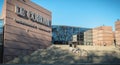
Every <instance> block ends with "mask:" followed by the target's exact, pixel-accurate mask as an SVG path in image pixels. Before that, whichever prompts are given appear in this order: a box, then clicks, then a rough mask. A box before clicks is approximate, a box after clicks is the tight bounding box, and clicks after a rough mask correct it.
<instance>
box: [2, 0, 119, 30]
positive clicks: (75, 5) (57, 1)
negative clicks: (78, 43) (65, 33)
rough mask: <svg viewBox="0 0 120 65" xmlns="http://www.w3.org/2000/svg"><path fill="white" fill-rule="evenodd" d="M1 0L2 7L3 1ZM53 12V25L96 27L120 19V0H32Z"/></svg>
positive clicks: (111, 23)
mask: <svg viewBox="0 0 120 65" xmlns="http://www.w3.org/2000/svg"><path fill="white" fill-rule="evenodd" d="M2 1H3V0H0V9H1V3H2ZM31 1H32V2H34V3H36V4H38V5H40V6H42V7H44V8H45V9H48V10H49V11H51V12H52V25H68V26H77V27H86V28H94V27H98V26H102V25H105V26H112V27H113V29H114V25H115V21H117V19H120V0H31Z"/></svg>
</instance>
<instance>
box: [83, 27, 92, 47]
mask: <svg viewBox="0 0 120 65" xmlns="http://www.w3.org/2000/svg"><path fill="white" fill-rule="evenodd" d="M92 44H93V29H90V30H87V31H85V32H84V45H92Z"/></svg>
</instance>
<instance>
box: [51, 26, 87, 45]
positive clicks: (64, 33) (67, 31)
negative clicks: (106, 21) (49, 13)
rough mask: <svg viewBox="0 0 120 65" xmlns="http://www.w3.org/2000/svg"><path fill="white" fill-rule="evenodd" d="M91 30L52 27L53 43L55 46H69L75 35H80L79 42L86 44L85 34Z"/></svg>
mask: <svg viewBox="0 0 120 65" xmlns="http://www.w3.org/2000/svg"><path fill="white" fill-rule="evenodd" d="M86 30H89V28H82V27H73V26H62V25H52V43H54V44H68V42H69V41H72V36H73V35H76V34H77V35H79V36H80V37H79V38H78V40H79V41H80V42H81V43H83V42H84V32H85V31H86Z"/></svg>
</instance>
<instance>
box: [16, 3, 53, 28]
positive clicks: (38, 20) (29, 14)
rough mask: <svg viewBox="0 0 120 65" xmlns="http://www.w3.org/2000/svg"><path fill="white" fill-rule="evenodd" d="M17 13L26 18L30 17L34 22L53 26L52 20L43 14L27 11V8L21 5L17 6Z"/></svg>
mask: <svg viewBox="0 0 120 65" xmlns="http://www.w3.org/2000/svg"><path fill="white" fill-rule="evenodd" d="M15 13H16V14H17V15H18V16H20V17H22V18H25V19H30V20H31V21H33V22H36V23H39V24H43V25H46V26H51V21H50V20H48V19H46V18H43V17H42V16H41V15H39V14H36V13H34V12H32V11H27V10H26V9H24V8H22V7H19V6H17V5H16V6H15Z"/></svg>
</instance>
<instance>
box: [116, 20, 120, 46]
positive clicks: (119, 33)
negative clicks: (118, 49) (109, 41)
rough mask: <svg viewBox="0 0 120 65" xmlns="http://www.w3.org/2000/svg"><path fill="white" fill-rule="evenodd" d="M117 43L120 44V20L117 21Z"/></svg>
mask: <svg viewBox="0 0 120 65" xmlns="http://www.w3.org/2000/svg"><path fill="white" fill-rule="evenodd" d="M115 41H116V42H115V43H116V45H119V46H120V20H117V21H116V22H115Z"/></svg>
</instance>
